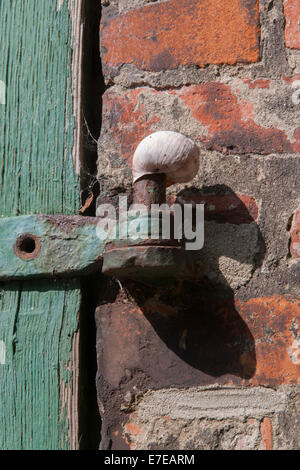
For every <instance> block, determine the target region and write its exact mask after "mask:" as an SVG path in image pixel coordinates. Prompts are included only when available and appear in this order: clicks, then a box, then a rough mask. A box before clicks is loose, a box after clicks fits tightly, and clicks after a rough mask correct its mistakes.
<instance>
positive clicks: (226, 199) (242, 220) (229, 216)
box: [170, 193, 258, 225]
mask: <svg viewBox="0 0 300 470" xmlns="http://www.w3.org/2000/svg"><path fill="white" fill-rule="evenodd" d="M174 199H176V196H175V197H174ZM170 202H171V203H172V202H176V201H175V200H171V201H170ZM178 202H180V203H181V204H192V203H194V204H204V205H205V220H208V221H209V220H215V221H216V222H218V223H229V224H235V225H239V224H251V222H253V221H256V220H257V218H258V207H257V204H256V201H255V199H254V198H253V197H251V196H245V195H243V194H223V195H219V194H218V195H208V194H201V193H197V194H193V193H191V194H188V193H186V194H184V195H181V196H180V199H179V200H178Z"/></svg>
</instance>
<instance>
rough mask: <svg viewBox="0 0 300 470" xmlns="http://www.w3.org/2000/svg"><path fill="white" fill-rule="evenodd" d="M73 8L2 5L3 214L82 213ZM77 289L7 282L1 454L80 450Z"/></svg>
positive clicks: (27, 0)
mask: <svg viewBox="0 0 300 470" xmlns="http://www.w3.org/2000/svg"><path fill="white" fill-rule="evenodd" d="M68 4H73V0H70V2H68V0H64V1H59V2H58V1H54V0H38V1H37V0H21V1H20V0H9V1H8V0H0V11H1V15H0V44H1V54H0V81H3V82H4V83H5V84H6V104H5V105H2V104H0V215H2V216H17V215H22V214H36V213H45V214H59V213H63V214H74V213H76V212H77V210H78V207H79V185H78V177H77V176H76V175H75V174H74V169H73V160H72V152H73V150H74V146H75V144H74V126H75V122H74V117H73V109H75V107H74V106H73V103H72V72H71V71H72V49H71V43H72V38H71V35H72V22H71V18H70V13H69V10H68ZM79 287H80V285H79V281H73V282H71V281H68V282H66V281H62V280H60V281H55V282H54V281H51V282H50V281H34V282H33V281H31V282H23V283H15V282H11V283H5V284H0V344H1V357H0V397H1V400H0V448H1V449H69V448H77V447H78V439H79V436H78V390H77V387H78V362H79V360H78V312H79V306H80V289H79ZM4 347H5V349H6V354H4V353H3V348H4ZM4 356H5V357H4Z"/></svg>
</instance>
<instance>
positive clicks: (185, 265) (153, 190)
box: [0, 131, 202, 281]
mask: <svg viewBox="0 0 300 470" xmlns="http://www.w3.org/2000/svg"><path fill="white" fill-rule="evenodd" d="M198 167H199V155H198V149H197V147H196V146H195V144H194V143H193V142H192V141H191V140H190V139H187V138H186V137H184V136H182V135H181V134H178V133H175V132H167V131H163V132H156V133H154V134H151V135H150V136H148V137H147V138H146V139H144V140H143V141H142V142H141V143H140V144H139V146H138V148H137V150H136V152H135V155H134V159H133V175H134V203H136V204H143V205H144V206H145V207H146V208H147V210H148V214H147V216H146V217H145V216H144V218H142V217H140V216H137V218H139V223H140V226H141V227H142V232H145V231H146V232H147V231H148V230H150V227H152V225H153V222H154V221H153V218H151V213H150V209H151V206H152V205H153V204H157V205H161V204H164V203H165V202H166V186H167V185H170V184H173V183H176V182H186V181H189V180H190V179H191V178H192V177H193V176H194V175H195V173H196V172H197V171H198ZM98 222H99V218H97V217H83V216H64V215H28V216H19V217H9V218H0V280H1V281H7V280H22V279H25V278H26V279H30V278H48V277H66V276H69V277H70V276H72V277H76V276H83V275H88V274H91V273H93V272H96V271H100V270H101V269H102V272H103V273H104V274H106V275H108V276H116V277H120V278H133V279H141V278H145V277H146V278H150V279H153V278H157V277H159V278H161V277H176V278H197V277H199V276H201V272H202V268H201V264H199V262H198V261H197V259H196V257H195V254H194V253H189V252H187V251H185V250H184V248H183V247H182V246H181V244H180V242H179V241H178V240H176V239H174V237H173V236H172V235H171V236H170V237H169V239H167V240H165V239H163V238H161V237H158V239H155V240H153V239H151V238H150V237H148V236H147V233H146V236H145V233H143V234H142V233H141V238H140V239H136V238H134V239H131V238H130V235H128V237H126V238H125V239H124V237H123V238H121V237H120V236H119V234H120V230H119V231H118V232H117V233H116V234H115V236H114V237H113V238H111V239H107V240H104V239H103V238H101V237H99V233H98V232H97V225H98ZM136 222H137V220H131V222H129V223H136ZM126 223H128V222H126ZM157 223H158V226H159V224H160V222H159V220H157ZM127 230H128V227H127ZM128 233H130V230H129V231H128ZM142 235H143V236H142Z"/></svg>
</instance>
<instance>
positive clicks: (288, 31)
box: [283, 0, 300, 49]
mask: <svg viewBox="0 0 300 470" xmlns="http://www.w3.org/2000/svg"><path fill="white" fill-rule="evenodd" d="M283 5H284V14H285V20H286V25H285V44H286V46H287V47H290V48H291V49H300V2H299V0H283Z"/></svg>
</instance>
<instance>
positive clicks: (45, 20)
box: [0, 0, 80, 216]
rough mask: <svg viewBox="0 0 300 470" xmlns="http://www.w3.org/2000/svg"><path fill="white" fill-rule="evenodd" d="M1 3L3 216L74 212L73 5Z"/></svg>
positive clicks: (48, 1) (0, 187)
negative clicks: (3, 93) (3, 99)
mask: <svg viewBox="0 0 300 470" xmlns="http://www.w3.org/2000/svg"><path fill="white" fill-rule="evenodd" d="M61 3H62V7H61V9H60V10H59V11H58V2H56V1H53V0H52V1H51V0H39V1H36V0H22V1H21V2H20V1H19V0H10V1H7V0H0V11H1V15H0V44H1V55H0V80H1V81H3V82H4V83H5V84H6V105H5V106H4V105H0V214H1V215H8V216H11V215H19V214H34V213H35V214H37V213H38V214H58V213H61V214H66V215H67V214H74V211H77V210H78V208H79V204H80V201H79V191H78V178H77V177H76V175H75V174H74V171H73V161H72V151H73V133H74V117H73V107H72V49H71V47H70V46H71V28H72V24H71V19H70V16H69V11H68V1H67V0H65V1H64V2H61Z"/></svg>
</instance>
